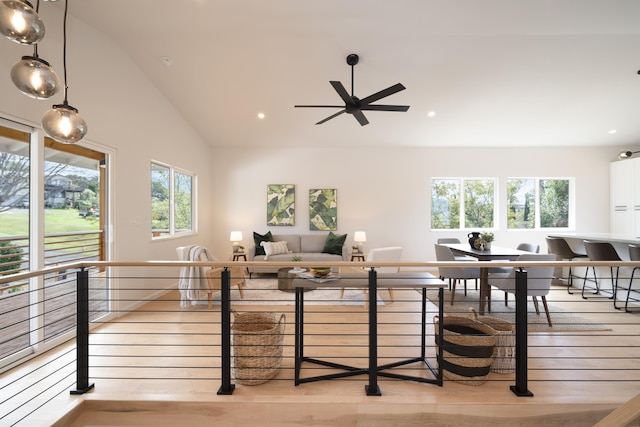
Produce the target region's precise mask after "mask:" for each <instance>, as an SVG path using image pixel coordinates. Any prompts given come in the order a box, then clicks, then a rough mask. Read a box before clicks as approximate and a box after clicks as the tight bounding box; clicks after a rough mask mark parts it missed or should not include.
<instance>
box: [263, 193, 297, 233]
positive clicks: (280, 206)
mask: <svg viewBox="0 0 640 427" xmlns="http://www.w3.org/2000/svg"><path fill="white" fill-rule="evenodd" d="M295 195H296V186H295V185H294V184H269V185H267V225H295Z"/></svg>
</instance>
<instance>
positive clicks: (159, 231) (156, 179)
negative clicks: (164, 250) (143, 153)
mask: <svg viewBox="0 0 640 427" xmlns="http://www.w3.org/2000/svg"><path fill="white" fill-rule="evenodd" d="M194 187H195V177H194V175H193V174H191V173H189V172H185V171H182V170H178V169H176V168H173V167H171V166H168V165H164V164H160V163H157V162H152V163H151V235H152V237H163V236H173V235H176V234H182V233H190V232H193V231H195V227H194V219H193V218H194V215H193V213H194V202H195V201H194Z"/></svg>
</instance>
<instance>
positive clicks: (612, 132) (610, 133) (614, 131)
mask: <svg viewBox="0 0 640 427" xmlns="http://www.w3.org/2000/svg"><path fill="white" fill-rule="evenodd" d="M616 132H617V130H615V129H611V130H610V131H609V135H613V134H614V133H616Z"/></svg>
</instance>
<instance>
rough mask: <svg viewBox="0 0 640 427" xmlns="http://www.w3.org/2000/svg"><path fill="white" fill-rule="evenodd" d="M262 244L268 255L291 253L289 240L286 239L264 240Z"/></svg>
mask: <svg viewBox="0 0 640 427" xmlns="http://www.w3.org/2000/svg"><path fill="white" fill-rule="evenodd" d="M261 245H262V247H263V248H264V253H265V255H266V256H267V257H268V256H270V255H278V254H286V253H289V248H287V242H285V241H284V240H283V241H282V242H262V243H261Z"/></svg>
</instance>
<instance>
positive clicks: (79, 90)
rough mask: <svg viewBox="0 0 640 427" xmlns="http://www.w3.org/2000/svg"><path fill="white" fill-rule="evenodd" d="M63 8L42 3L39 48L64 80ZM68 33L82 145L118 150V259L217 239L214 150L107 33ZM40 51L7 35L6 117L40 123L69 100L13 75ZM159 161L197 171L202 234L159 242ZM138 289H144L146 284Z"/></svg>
mask: <svg viewBox="0 0 640 427" xmlns="http://www.w3.org/2000/svg"><path fill="white" fill-rule="evenodd" d="M61 12H62V8H61V7H56V6H53V5H51V4H47V3H45V4H44V5H43V7H42V8H41V15H42V16H43V19H44V20H45V24H46V28H47V34H46V36H45V39H44V40H43V41H42V42H41V44H40V47H39V49H38V50H39V54H40V56H41V57H42V58H44V59H46V60H48V61H49V62H50V63H51V64H52V66H53V67H54V69H56V70H57V72H58V74H59V75H60V77H61V78H62V75H63V73H62V44H61V23H62V13H61ZM68 35H69V45H68V58H67V62H68V77H69V103H70V104H71V105H72V106H74V107H76V108H78V109H79V111H80V114H81V115H82V116H83V117H84V118H85V120H86V121H87V124H88V128H89V132H88V135H87V138H86V141H85V142H82V143H81V145H82V144H87V143H88V144H92V143H96V144H99V145H101V146H104V147H108V148H109V149H110V150H113V151H114V152H115V155H114V156H113V159H112V160H113V164H112V166H113V168H112V170H111V176H112V179H113V183H114V186H113V188H111V191H110V194H111V196H112V202H113V205H112V207H113V210H112V211H111V217H110V219H111V221H112V222H111V227H110V231H111V232H112V233H111V238H112V239H113V249H114V259H115V260H152V259H171V260H175V259H177V255H176V252H175V248H176V246H179V245H184V244H188V243H197V244H209V243H210V240H209V238H210V236H211V230H212V228H213V225H214V224H213V223H212V222H210V221H208V220H207V218H208V217H209V216H210V214H211V203H210V200H211V197H210V194H211V188H210V186H209V185H208V183H209V182H210V181H211V178H210V174H209V170H210V158H211V149H210V147H209V146H208V145H207V144H206V143H204V142H203V141H202V139H201V138H200V137H199V136H198V135H197V134H196V132H194V130H193V129H192V128H191V127H190V126H189V124H188V123H187V122H186V121H185V119H184V118H183V117H182V116H181V115H180V113H179V112H178V111H176V110H175V109H174V108H173V107H172V106H171V105H170V104H169V103H168V102H167V100H166V99H165V98H164V97H163V96H162V95H161V94H160V92H159V91H158V90H157V89H156V88H155V87H154V86H153V85H151V84H150V83H149V81H148V80H147V79H146V78H145V76H144V75H143V74H142V73H141V72H140V71H139V69H138V68H137V67H136V66H135V64H134V63H133V62H132V61H131V60H130V59H129V58H128V57H126V56H125V55H124V54H123V53H122V51H121V49H119V48H118V47H117V46H115V45H114V44H112V43H111V42H110V41H109V40H107V39H105V38H104V37H103V36H102V34H101V33H98V32H96V31H94V30H93V29H91V28H90V27H87V26H86V25H84V24H83V23H81V22H79V21H76V20H75V19H73V18H72V17H71V16H70V17H69V27H68ZM32 52H33V48H31V47H26V46H20V45H17V44H15V43H12V42H10V41H8V40H6V39H4V37H3V38H2V40H0V94H1V95H0V115H1V116H3V117H7V118H13V119H15V120H16V121H20V122H22V123H25V124H30V125H33V126H36V127H40V118H41V116H42V114H43V113H44V112H45V111H46V110H47V109H49V108H51V106H52V105H53V104H60V103H62V100H63V94H62V93H59V94H58V95H56V96H55V98H54V99H51V100H34V99H31V98H28V97H26V96H25V95H23V94H21V93H20V92H19V91H18V90H17V89H16V88H15V86H14V85H13V83H12V82H11V79H10V77H9V72H10V69H11V67H12V66H13V64H14V63H15V62H17V61H18V60H19V59H20V57H21V56H22V55H30V54H32ZM151 160H158V161H162V162H166V163H169V164H171V165H174V166H178V167H180V168H183V169H186V170H189V171H192V172H194V173H195V174H197V176H198V179H199V183H200V186H199V192H198V200H199V205H198V215H199V217H200V218H202V219H204V220H202V221H201V222H200V230H199V231H200V232H199V234H198V235H196V236H190V237H188V238H178V239H166V240H157V241H152V240H151V212H150V181H149V176H150V161H151ZM103 212H105V210H104V209H103ZM136 273H137V274H138V275H144V274H145V273H147V274H150V272H144V271H137V272H136ZM156 273H157V270H156ZM121 286H122V287H126V286H128V284H124V283H121ZM131 286H132V287H140V283H135V284H132V285H131ZM130 295H131V297H133V298H135V297H138V296H140V295H138V294H136V293H134V294H130Z"/></svg>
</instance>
